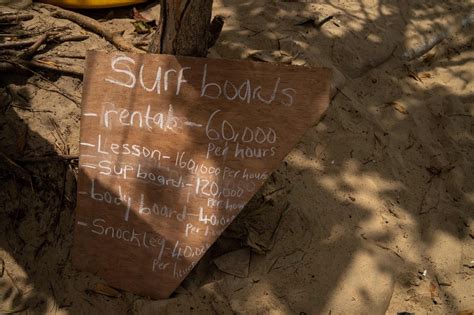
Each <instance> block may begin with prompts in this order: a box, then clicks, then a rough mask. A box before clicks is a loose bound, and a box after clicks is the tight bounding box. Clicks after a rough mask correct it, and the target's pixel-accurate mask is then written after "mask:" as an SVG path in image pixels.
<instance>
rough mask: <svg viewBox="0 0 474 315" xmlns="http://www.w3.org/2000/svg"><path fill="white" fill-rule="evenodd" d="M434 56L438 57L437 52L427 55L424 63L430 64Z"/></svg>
mask: <svg viewBox="0 0 474 315" xmlns="http://www.w3.org/2000/svg"><path fill="white" fill-rule="evenodd" d="M434 56H436V52H434V53H431V54H429V55H426V57H424V58H423V62H426V63H428V62H430V61H431V60H433V58H434Z"/></svg>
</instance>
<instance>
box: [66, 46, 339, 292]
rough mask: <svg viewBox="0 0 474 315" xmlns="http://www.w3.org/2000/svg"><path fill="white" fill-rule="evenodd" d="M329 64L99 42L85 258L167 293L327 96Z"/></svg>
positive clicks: (84, 189) (128, 281) (93, 56)
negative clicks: (159, 51) (163, 51)
mask: <svg viewBox="0 0 474 315" xmlns="http://www.w3.org/2000/svg"><path fill="white" fill-rule="evenodd" d="M329 76H330V71H329V70H328V69H310V68H303V67H292V66H282V65H274V64H268V63H255V62H247V61H233V60H222V59H203V58H189V57H176V56H168V55H145V54H143V55H134V54H123V53H114V54H107V53H101V52H89V53H88V55H87V60H86V73H85V84H84V93H83V102H82V118H81V137H80V159H79V183H78V203H77V210H76V225H75V236H74V247H73V260H74V264H75V265H76V266H77V267H78V268H80V269H82V270H86V271H90V272H92V273H94V274H97V275H98V276H100V277H102V278H103V279H105V281H107V283H108V284H109V285H111V286H114V287H117V288H121V289H125V290H128V291H131V292H134V293H137V294H140V295H145V296H150V297H152V298H167V297H168V296H169V295H170V294H171V293H172V292H173V291H174V290H175V289H176V288H177V287H178V286H179V284H180V283H181V281H182V280H183V279H184V278H185V277H186V275H187V274H188V273H189V272H190V271H191V270H192V269H193V267H194V266H195V265H196V263H197V262H198V261H199V259H200V258H201V257H202V256H203V255H204V253H205V252H206V250H207V249H208V248H209V247H210V246H211V245H212V244H213V242H214V241H215V240H216V239H217V237H219V235H220V234H221V233H222V232H223V231H224V229H225V228H226V227H227V226H228V225H229V224H230V223H231V222H232V220H234V218H235V217H236V216H237V215H238V214H239V212H240V211H241V210H242V208H243V207H244V206H245V204H246V203H247V202H248V201H249V199H250V198H251V197H252V195H253V194H254V193H255V192H256V191H257V190H258V189H259V188H260V187H261V186H262V184H263V183H264V182H265V180H266V179H267V178H268V177H269V175H270V174H271V172H272V171H273V170H274V169H275V168H276V167H277V166H278V165H279V163H280V162H281V160H282V159H283V158H284V157H285V156H286V155H287V154H288V152H289V151H290V150H291V149H292V148H293V146H294V145H295V144H296V143H297V141H298V140H299V139H300V138H301V136H302V135H303V133H304V131H305V130H306V129H307V128H309V127H310V126H311V125H312V124H314V123H315V122H316V121H317V120H318V119H319V118H320V116H321V114H322V113H323V111H324V110H325V109H326V107H327V105H328V98H329V97H328V95H329V81H330V80H329Z"/></svg>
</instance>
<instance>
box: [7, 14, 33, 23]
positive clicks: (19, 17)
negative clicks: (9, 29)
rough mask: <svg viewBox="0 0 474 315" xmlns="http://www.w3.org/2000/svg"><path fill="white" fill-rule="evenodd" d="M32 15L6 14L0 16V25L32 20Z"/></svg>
mask: <svg viewBox="0 0 474 315" xmlns="http://www.w3.org/2000/svg"><path fill="white" fill-rule="evenodd" d="M33 17H34V16H33V14H18V15H15V14H7V15H0V23H8V22H17V21H27V20H31V19H32V18H33Z"/></svg>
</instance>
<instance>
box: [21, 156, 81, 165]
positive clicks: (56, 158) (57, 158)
mask: <svg viewBox="0 0 474 315" xmlns="http://www.w3.org/2000/svg"><path fill="white" fill-rule="evenodd" d="M78 158H79V155H69V154H58V155H44V156H32V157H25V158H19V159H15V161H16V162H18V163H35V162H55V161H70V160H77V159H78Z"/></svg>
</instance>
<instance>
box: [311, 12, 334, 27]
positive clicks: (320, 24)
mask: <svg viewBox="0 0 474 315" xmlns="http://www.w3.org/2000/svg"><path fill="white" fill-rule="evenodd" d="M333 18H334V15H330V16H328V17H325V18H324V19H322V20H321V21H320V22H318V23H315V25H314V27H316V28H317V29H320V28H321V27H322V26H323V25H324V24H326V23H327V22H329V21H331V20H332V19H333Z"/></svg>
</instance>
